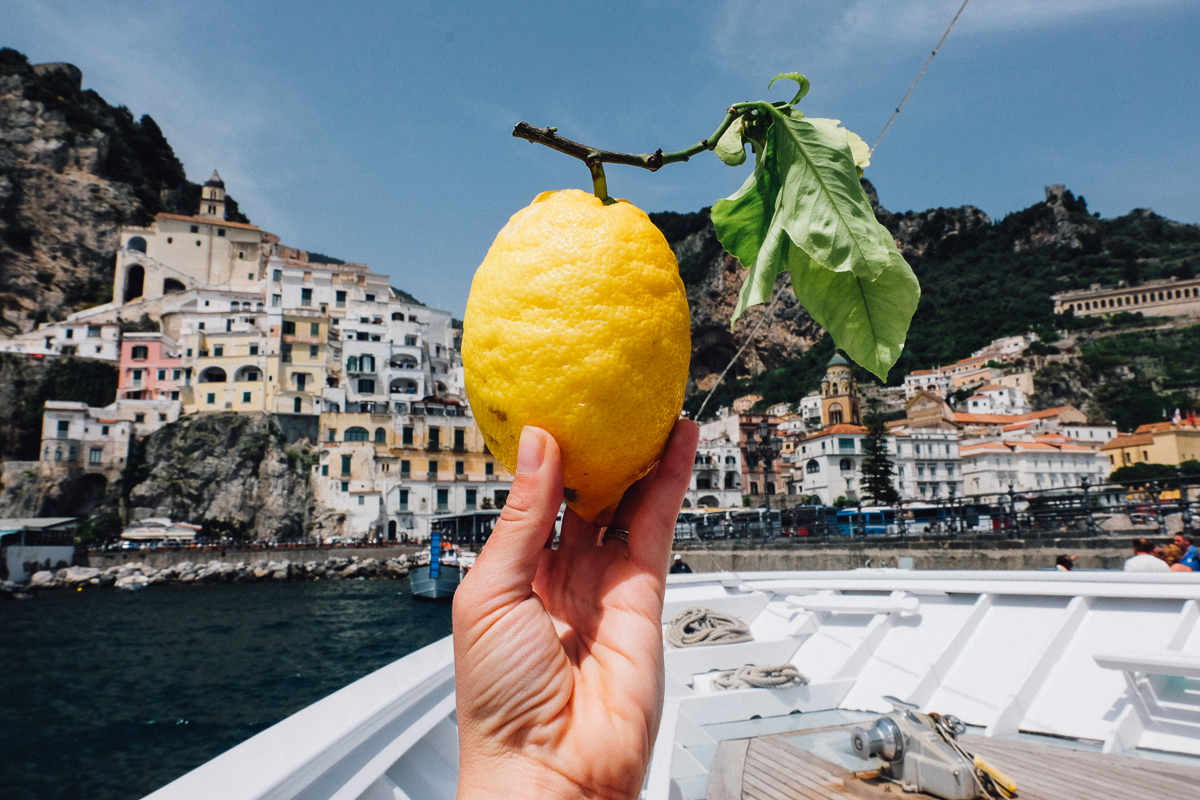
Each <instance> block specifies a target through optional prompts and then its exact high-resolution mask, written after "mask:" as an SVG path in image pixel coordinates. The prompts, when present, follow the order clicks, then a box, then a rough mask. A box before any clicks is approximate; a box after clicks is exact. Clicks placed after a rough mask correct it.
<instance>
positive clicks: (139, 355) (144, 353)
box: [129, 344, 150, 361]
mask: <svg viewBox="0 0 1200 800" xmlns="http://www.w3.org/2000/svg"><path fill="white" fill-rule="evenodd" d="M129 355H130V357H131V358H132V359H133V360H134V361H145V360H146V359H147V358H149V356H150V348H149V347H147V346H146V345H144V344H135V345H134V346H133V350H131V351H130V353H129Z"/></svg>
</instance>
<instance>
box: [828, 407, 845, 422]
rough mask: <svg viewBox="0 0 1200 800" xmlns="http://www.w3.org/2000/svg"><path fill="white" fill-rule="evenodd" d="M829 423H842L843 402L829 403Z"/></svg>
mask: <svg viewBox="0 0 1200 800" xmlns="http://www.w3.org/2000/svg"><path fill="white" fill-rule="evenodd" d="M829 424H830V425H841V424H842V404H841V403H830V404H829Z"/></svg>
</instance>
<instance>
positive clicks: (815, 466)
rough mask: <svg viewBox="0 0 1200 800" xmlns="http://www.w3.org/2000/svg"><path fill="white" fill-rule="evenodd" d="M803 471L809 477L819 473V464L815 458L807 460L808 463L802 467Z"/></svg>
mask: <svg viewBox="0 0 1200 800" xmlns="http://www.w3.org/2000/svg"><path fill="white" fill-rule="evenodd" d="M804 471H805V472H807V473H809V474H810V475H811V474H812V473H814V472H820V471H821V464H820V462H818V461H817V460H816V459H815V458H811V459H809V461H808V463H807V464H805V465H804Z"/></svg>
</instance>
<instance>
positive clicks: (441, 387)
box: [433, 381, 447, 397]
mask: <svg viewBox="0 0 1200 800" xmlns="http://www.w3.org/2000/svg"><path fill="white" fill-rule="evenodd" d="M433 391H434V393H435V394H436V395H437V396H438V397H441V396H442V395H444V394H446V391H447V390H446V384H444V383H442V382H441V381H438V382H437V383H435V384H434V387H433Z"/></svg>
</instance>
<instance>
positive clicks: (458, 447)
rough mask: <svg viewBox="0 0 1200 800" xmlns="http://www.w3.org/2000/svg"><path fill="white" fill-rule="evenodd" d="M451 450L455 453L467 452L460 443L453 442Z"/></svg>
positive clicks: (465, 447) (464, 446)
mask: <svg viewBox="0 0 1200 800" xmlns="http://www.w3.org/2000/svg"><path fill="white" fill-rule="evenodd" d="M451 450H453V451H454V452H455V453H465V452H467V446H466V445H465V444H464V443H462V442H455V443H454V447H452V448H451Z"/></svg>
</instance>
